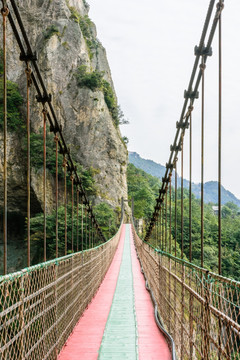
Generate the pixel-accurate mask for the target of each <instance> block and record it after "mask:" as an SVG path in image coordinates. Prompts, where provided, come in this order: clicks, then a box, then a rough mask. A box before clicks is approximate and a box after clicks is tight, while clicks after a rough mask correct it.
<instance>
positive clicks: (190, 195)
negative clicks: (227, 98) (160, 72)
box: [189, 105, 193, 262]
mask: <svg viewBox="0 0 240 360" xmlns="http://www.w3.org/2000/svg"><path fill="white" fill-rule="evenodd" d="M189 110H191V112H190V116H189V261H190V262H191V261H192V110H193V106H192V105H190V108H189Z"/></svg>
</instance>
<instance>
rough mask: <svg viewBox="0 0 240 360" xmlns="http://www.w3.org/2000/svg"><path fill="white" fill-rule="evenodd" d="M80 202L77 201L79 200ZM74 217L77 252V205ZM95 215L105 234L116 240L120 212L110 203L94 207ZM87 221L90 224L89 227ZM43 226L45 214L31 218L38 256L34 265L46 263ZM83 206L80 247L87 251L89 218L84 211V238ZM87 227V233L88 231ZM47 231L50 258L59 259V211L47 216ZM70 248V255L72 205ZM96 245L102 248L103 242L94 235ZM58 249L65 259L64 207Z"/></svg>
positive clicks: (69, 219) (69, 220) (69, 245)
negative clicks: (57, 253)
mask: <svg viewBox="0 0 240 360" xmlns="http://www.w3.org/2000/svg"><path fill="white" fill-rule="evenodd" d="M75 201H76V199H75ZM74 210H75V211H74V217H73V238H74V251H76V249H77V216H76V213H77V212H76V205H75V209H74ZM94 213H95V215H96V219H97V221H98V223H99V225H100V226H101V229H102V232H103V234H104V235H105V237H106V238H110V237H112V236H113V235H114V234H115V233H116V232H117V227H118V225H119V224H118V217H117V214H116V212H115V211H114V210H113V209H112V208H111V207H110V206H109V205H107V204H104V203H101V204H99V205H96V206H95V207H94ZM86 221H87V225H86ZM43 223H44V217H43V214H42V213H41V214H38V215H36V216H35V217H33V218H31V244H32V246H33V248H34V253H35V257H34V259H33V263H34V264H37V263H39V262H42V261H43V236H44V234H43ZM81 226H82V206H81V204H79V219H78V239H79V243H78V248H79V250H81V245H82V244H83V249H87V248H88V247H89V218H88V217H87V218H86V217H85V211H83V230H84V236H83V239H82V228H81ZM86 227H87V231H86ZM46 228H47V232H46V234H47V239H46V243H47V256H48V259H53V258H54V257H55V251H56V250H55V249H56V212H55V211H54V212H53V213H52V214H48V215H47V217H46ZM67 234H68V238H67V248H68V254H70V253H71V252H72V251H71V249H72V208H71V205H68V207H67ZM94 239H95V240H94V246H96V245H98V244H99V243H100V242H99V239H98V238H97V236H96V233H95V235H94ZM58 250H59V256H63V255H64V252H65V208H64V206H60V207H59V209H58Z"/></svg>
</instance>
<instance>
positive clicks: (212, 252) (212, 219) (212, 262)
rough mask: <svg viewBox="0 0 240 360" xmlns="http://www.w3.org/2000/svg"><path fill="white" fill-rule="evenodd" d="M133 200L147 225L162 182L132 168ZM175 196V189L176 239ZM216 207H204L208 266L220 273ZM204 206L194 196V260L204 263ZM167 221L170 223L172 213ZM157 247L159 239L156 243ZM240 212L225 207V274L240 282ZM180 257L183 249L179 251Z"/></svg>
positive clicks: (185, 219)
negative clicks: (202, 210)
mask: <svg viewBox="0 0 240 360" xmlns="http://www.w3.org/2000/svg"><path fill="white" fill-rule="evenodd" d="M127 177H128V190H129V198H130V199H131V197H132V196H133V197H134V217H135V218H137V219H140V218H143V219H144V220H145V223H147V222H148V221H149V220H150V218H151V215H152V212H153V209H154V206H155V198H156V197H157V196H158V188H159V185H160V181H159V179H157V178H156V177H153V176H151V175H148V174H146V173H145V172H144V171H143V170H140V169H137V168H135V167H134V165H133V164H129V166H128V173H127ZM174 199H175V193H174V189H172V237H173V238H174V237H175V228H174V221H175V212H174V208H175V202H174ZM212 205H213V204H204V267H205V268H208V269H209V270H211V271H213V272H217V266H218V218H217V216H216V215H214V212H213V210H212ZM183 209H184V211H183V223H184V228H183V237H184V238H183V242H184V257H185V258H186V259H188V258H189V192H188V190H187V189H184V200H183ZM200 219H201V207H200V200H199V199H196V198H195V196H194V195H192V258H193V263H195V264H196V265H200V264H201V261H200V258H201V220H200ZM167 221H168V222H169V214H168V218H167ZM152 241H153V243H154V244H155V240H152ZM177 245H178V246H177V247H178V249H179V247H180V245H181V190H180V189H178V192H177ZM239 251H240V210H239V208H238V206H237V205H235V204H233V203H231V202H229V203H226V204H225V205H224V206H223V207H222V272H223V275H224V276H227V277H230V278H234V279H237V280H240V258H239ZM177 252H178V254H179V250H177Z"/></svg>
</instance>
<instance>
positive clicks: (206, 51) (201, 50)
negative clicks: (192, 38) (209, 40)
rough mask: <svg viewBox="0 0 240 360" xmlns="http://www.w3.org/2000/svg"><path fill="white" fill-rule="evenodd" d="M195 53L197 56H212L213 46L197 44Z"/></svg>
mask: <svg viewBox="0 0 240 360" xmlns="http://www.w3.org/2000/svg"><path fill="white" fill-rule="evenodd" d="M194 55H196V56H212V47H207V46H206V47H205V46H202V47H200V46H197V45H196V46H195V47H194Z"/></svg>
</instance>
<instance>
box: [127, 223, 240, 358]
mask: <svg viewBox="0 0 240 360" xmlns="http://www.w3.org/2000/svg"><path fill="white" fill-rule="evenodd" d="M133 233H134V240H135V246H136V249H137V253H138V256H139V258H140V260H141V264H142V267H143V270H144V273H145V275H146V278H147V281H148V285H149V287H150V289H151V291H152V292H153V294H154V298H155V300H156V302H157V306H158V310H159V316H160V319H161V322H162V324H163V325H164V328H165V329H166V331H167V332H168V333H169V334H170V335H171V336H172V338H173V340H174V343H175V347H176V353H177V356H178V358H179V359H204V360H205V359H206V360H215V359H228V360H239V359H240V311H239V303H240V282H237V281H234V280H231V279H227V278H225V277H223V276H220V275H217V274H214V273H212V272H210V271H208V270H207V269H204V268H201V267H198V266H196V265H194V264H192V263H190V262H188V261H186V260H183V259H180V258H177V257H175V256H173V255H171V254H169V253H166V252H164V251H161V250H159V249H156V248H155V247H154V246H152V245H150V244H149V243H147V242H145V241H142V240H141V239H140V238H139V237H138V235H137V233H136V231H135V229H134V228H133Z"/></svg>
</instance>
